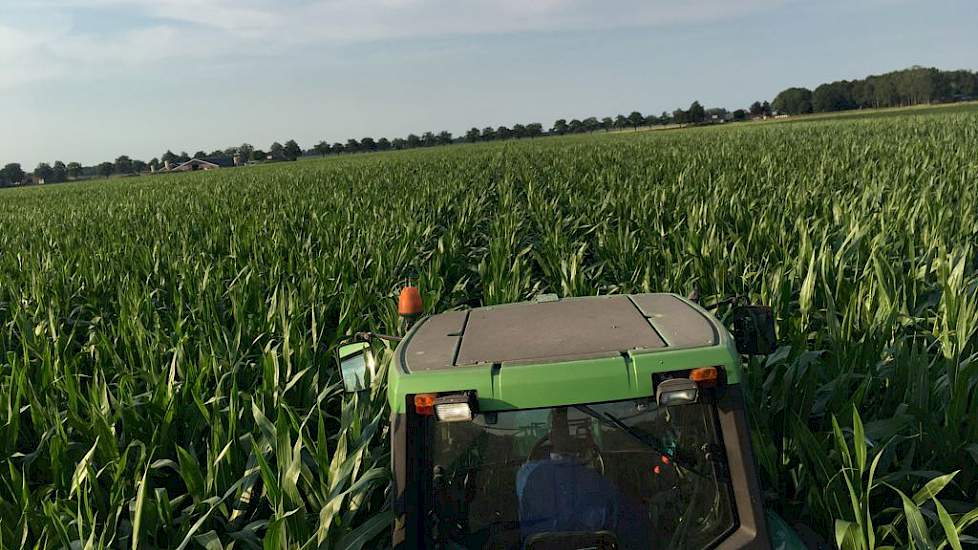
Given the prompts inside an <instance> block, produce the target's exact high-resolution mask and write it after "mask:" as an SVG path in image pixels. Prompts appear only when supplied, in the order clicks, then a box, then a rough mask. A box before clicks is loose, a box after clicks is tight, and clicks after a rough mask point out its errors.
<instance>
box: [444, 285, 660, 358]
mask: <svg viewBox="0 0 978 550" xmlns="http://www.w3.org/2000/svg"><path fill="white" fill-rule="evenodd" d="M664 345H665V343H664V342H663V341H662V339H661V338H659V335H658V334H656V332H655V330H653V328H652V326H651V325H649V323H648V321H646V320H645V318H644V317H643V316H642V314H641V313H640V312H639V311H638V309H637V308H636V307H635V306H634V305H633V304H632V303H631V301H629V299H628V297H627V296H602V297H597V298H583V299H566V300H560V301H556V302H544V303H521V304H512V305H507V306H501V307H494V308H485V309H475V310H472V312H471V313H470V314H469V322H468V324H467V325H466V327H465V335H464V336H463V337H462V346H461V348H460V351H459V354H458V359H457V361H456V363H455V364H456V365H459V366H461V365H475V364H479V363H504V362H509V361H533V360H552V359H559V358H567V357H582V356H593V355H597V354H608V353H618V352H623V351H628V350H632V349H640V348H660V347H662V346H664Z"/></svg>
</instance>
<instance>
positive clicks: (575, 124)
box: [567, 118, 584, 134]
mask: <svg viewBox="0 0 978 550" xmlns="http://www.w3.org/2000/svg"><path fill="white" fill-rule="evenodd" d="M567 130H568V131H569V132H570V133H572V134H577V133H580V132H583V131H584V123H583V122H581V121H580V120H577V119H576V118H575V119H573V120H571V121H570V124H568V125H567Z"/></svg>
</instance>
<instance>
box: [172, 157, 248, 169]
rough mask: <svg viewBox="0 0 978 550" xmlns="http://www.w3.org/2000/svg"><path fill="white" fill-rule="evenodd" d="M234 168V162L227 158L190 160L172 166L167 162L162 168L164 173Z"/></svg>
mask: <svg viewBox="0 0 978 550" xmlns="http://www.w3.org/2000/svg"><path fill="white" fill-rule="evenodd" d="M231 166H234V161H233V160H231V159H229V158H206V159H199V158H192V159H190V160H188V161H187V162H184V163H180V164H174V163H170V162H167V163H166V165H165V166H164V168H163V171H164V172H192V171H195V170H216V169H218V168H228V167H231Z"/></svg>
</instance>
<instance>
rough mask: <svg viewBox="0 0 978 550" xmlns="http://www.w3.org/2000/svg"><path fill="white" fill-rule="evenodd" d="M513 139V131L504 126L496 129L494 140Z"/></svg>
mask: <svg viewBox="0 0 978 550" xmlns="http://www.w3.org/2000/svg"><path fill="white" fill-rule="evenodd" d="M511 137H513V131H512V130H510V129H509V128H507V127H505V126H500V127H499V128H496V139H509V138H511Z"/></svg>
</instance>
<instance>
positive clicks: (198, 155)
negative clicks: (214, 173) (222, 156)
mask: <svg viewBox="0 0 978 550" xmlns="http://www.w3.org/2000/svg"><path fill="white" fill-rule="evenodd" d="M208 156H209V155H208V154H207V153H205V152H203V151H197V152H196V153H194V156H193V158H195V159H205V158H207V157H208Z"/></svg>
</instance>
